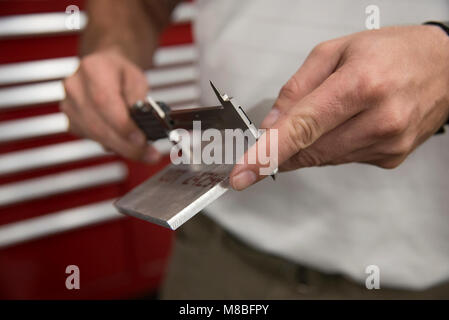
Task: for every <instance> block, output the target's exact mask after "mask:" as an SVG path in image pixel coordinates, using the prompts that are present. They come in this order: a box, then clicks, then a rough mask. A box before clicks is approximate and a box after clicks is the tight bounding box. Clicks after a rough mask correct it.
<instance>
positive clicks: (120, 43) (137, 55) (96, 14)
mask: <svg viewBox="0 0 449 320" xmlns="http://www.w3.org/2000/svg"><path fill="white" fill-rule="evenodd" d="M176 3H177V1H171V0H126V1H124V0H91V1H89V2H88V3H87V14H88V17H89V22H88V24H87V26H86V29H85V31H84V33H83V35H82V39H81V46H80V55H81V56H84V55H87V54H89V53H91V52H93V51H97V50H102V49H109V48H114V49H116V50H119V51H121V53H122V54H124V55H125V56H126V57H127V58H129V59H130V60H131V61H133V62H134V63H136V64H137V65H139V66H140V67H142V68H148V67H149V66H150V65H151V62H152V55H153V52H154V50H155V49H156V47H157V43H158V38H159V34H160V32H161V31H162V30H163V28H164V27H165V26H166V25H167V23H168V22H169V19H170V14H171V11H172V10H173V8H174V7H175V5H176Z"/></svg>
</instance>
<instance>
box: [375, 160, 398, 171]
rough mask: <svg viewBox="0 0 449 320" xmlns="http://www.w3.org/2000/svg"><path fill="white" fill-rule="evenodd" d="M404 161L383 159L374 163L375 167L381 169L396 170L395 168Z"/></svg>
mask: <svg viewBox="0 0 449 320" xmlns="http://www.w3.org/2000/svg"><path fill="white" fill-rule="evenodd" d="M403 161H404V159H402V158H397V157H395V158H390V159H385V160H382V161H378V162H377V163H375V165H377V166H378V167H380V168H382V169H388V170H391V169H396V168H397V167H399V165H400V164H401V163H402V162H403Z"/></svg>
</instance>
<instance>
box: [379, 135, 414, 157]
mask: <svg viewBox="0 0 449 320" xmlns="http://www.w3.org/2000/svg"><path fill="white" fill-rule="evenodd" d="M413 145H414V139H412V138H410V137H403V138H401V139H399V140H398V141H397V142H396V143H394V144H392V146H391V147H388V148H386V150H385V151H384V153H386V154H389V155H391V156H406V155H408V154H409V153H410V151H412V149H413Z"/></svg>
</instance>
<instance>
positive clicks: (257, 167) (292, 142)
mask: <svg viewBox="0 0 449 320" xmlns="http://www.w3.org/2000/svg"><path fill="white" fill-rule="evenodd" d="M345 69H349V68H344V67H342V68H340V69H339V70H338V72H335V73H333V74H331V75H330V76H329V77H328V78H327V79H326V80H325V81H324V82H323V83H322V84H321V85H320V86H319V87H318V88H317V89H315V90H314V91H313V92H311V93H310V94H309V95H307V96H306V97H305V98H304V99H302V100H301V101H299V102H297V103H296V104H294V105H293V106H292V107H291V108H290V109H288V110H287V111H286V112H284V113H282V114H281V115H280V117H279V119H278V120H277V121H276V122H275V123H274V125H273V126H272V127H271V128H270V129H269V130H268V131H267V132H271V131H273V130H274V131H275V132H276V134H275V135H272V134H270V137H269V138H267V139H264V140H265V141H258V142H257V143H256V144H254V145H253V146H252V147H251V148H250V149H249V150H248V152H247V153H246V154H245V158H244V163H243V164H237V165H236V166H235V167H234V168H233V170H232V172H231V175H230V182H231V185H232V186H233V187H234V189H236V190H242V189H245V188H247V187H248V186H250V185H251V184H253V183H255V182H257V181H259V180H261V179H263V178H264V177H265V176H266V175H267V173H265V174H262V172H265V170H261V169H263V168H264V167H266V165H265V166H264V165H263V164H264V163H265V161H264V160H263V159H260V154H261V153H260V151H259V150H260V149H263V150H265V155H267V154H268V155H269V159H270V161H272V162H275V164H276V165H277V166H280V165H282V164H283V163H284V162H285V161H287V160H288V159H290V158H291V157H293V156H294V155H295V154H297V153H298V152H299V151H300V150H302V149H305V148H307V147H308V146H310V145H312V144H313V143H314V142H315V141H316V140H318V139H319V138H320V137H321V136H322V135H323V134H325V133H326V132H329V131H330V130H332V129H334V128H336V127H337V126H339V125H340V124H342V123H343V122H345V121H346V120H348V119H350V118H352V117H353V116H354V115H356V114H358V113H359V112H361V111H362V110H363V104H361V103H358V102H357V100H356V99H355V98H354V96H353V95H354V94H357V90H356V88H357V81H356V78H355V77H354V76H353V75H352V72H350V71H348V72H347V71H346V70H345ZM273 136H275V137H276V138H277V141H276V142H275V143H273V142H271V141H270V140H271V139H272V137H273ZM267 141H270V142H269V143H268V142H267ZM273 145H274V146H276V147H277V150H270V149H271V148H272V146H273ZM256 150H257V152H256ZM254 154H255V155H256V161H252V162H250V161H248V160H250V159H252V158H251V156H252V155H254ZM262 154H263V153H262ZM314 160H315V159H312V161H311V162H316V161H314ZM270 167H272V164H270ZM268 174H269V173H268Z"/></svg>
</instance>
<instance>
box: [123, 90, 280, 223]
mask: <svg viewBox="0 0 449 320" xmlns="http://www.w3.org/2000/svg"><path fill="white" fill-rule="evenodd" d="M211 86H212V89H213V90H214V92H215V94H216V96H217V98H218V100H219V102H220V106H216V107H202V108H186V109H181V110H180V109H171V108H170V107H169V106H167V105H166V104H164V103H162V102H156V101H154V100H153V99H152V98H151V97H147V98H146V100H145V101H140V102H138V103H136V104H135V105H134V106H133V107H132V108H131V111H130V114H131V117H132V118H133V120H134V121H135V122H136V124H137V125H138V126H139V128H140V129H141V130H142V131H143V132H144V133H145V135H146V137H147V139H148V140H149V141H155V140H158V139H161V138H167V137H169V136H170V132H172V130H175V129H178V128H182V129H187V130H190V129H192V126H193V125H192V124H193V121H196V120H199V121H201V128H202V130H205V129H210V128H214V129H218V130H225V129H241V130H243V131H246V130H249V132H250V133H251V134H252V135H253V138H254V141H255V140H257V138H258V136H259V133H258V130H257V128H256V127H255V126H254V124H253V123H252V122H251V120H250V119H249V118H248V116H247V115H246V113H245V111H243V109H242V107H241V106H240V105H239V104H238V103H237V102H236V101H235V99H233V98H231V97H228V96H227V95H226V94H221V93H220V92H219V91H218V90H217V88H215V86H214V85H213V84H212V82H211ZM233 166H234V165H233V164H203V163H201V164H177V165H175V164H169V165H168V166H167V167H165V168H164V169H163V170H161V171H160V172H158V173H157V174H155V175H154V176H152V177H151V178H149V179H148V180H147V181H145V182H144V183H142V184H141V185H139V186H137V187H136V188H134V189H133V190H131V191H130V192H129V193H127V194H126V195H125V196H123V197H122V198H121V199H119V200H118V201H116V203H115V206H116V207H117V209H118V210H119V211H120V212H122V213H124V214H127V215H131V216H134V217H137V218H140V219H144V220H147V221H150V222H153V223H156V224H159V225H161V226H164V227H168V228H170V229H172V230H175V229H176V228H178V227H179V226H181V225H182V224H183V223H184V222H186V221H187V220H189V219H190V218H191V217H193V216H194V215H195V214H197V213H198V212H199V211H201V210H202V209H204V208H205V207H206V206H207V205H208V204H210V203H211V202H213V201H214V200H216V199H217V198H218V197H220V196H221V195H222V194H224V193H225V192H226V191H227V190H228V189H229V181H228V177H229V174H230V172H231V170H232V168H233ZM272 177H273V178H274V175H273V176H272Z"/></svg>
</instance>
